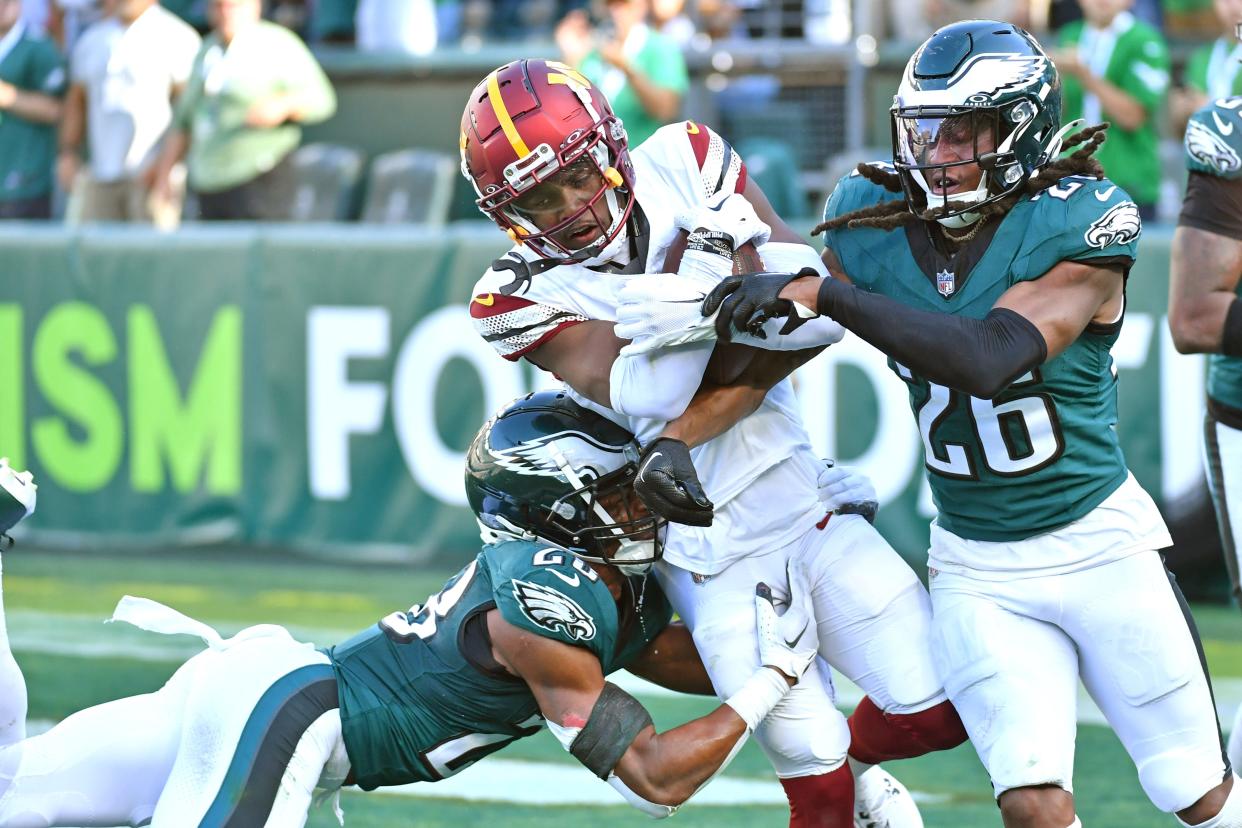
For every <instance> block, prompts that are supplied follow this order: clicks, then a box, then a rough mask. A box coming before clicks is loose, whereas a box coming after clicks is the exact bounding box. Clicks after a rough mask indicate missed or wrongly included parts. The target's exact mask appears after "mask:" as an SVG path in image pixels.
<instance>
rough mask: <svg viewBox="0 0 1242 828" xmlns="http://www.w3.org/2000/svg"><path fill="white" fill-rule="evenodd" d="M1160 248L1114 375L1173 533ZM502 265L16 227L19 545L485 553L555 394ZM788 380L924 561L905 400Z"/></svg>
mask: <svg viewBox="0 0 1242 828" xmlns="http://www.w3.org/2000/svg"><path fill="white" fill-rule="evenodd" d="M1168 242H1169V239H1168V235H1167V232H1165V233H1162V232H1160V231H1154V232H1148V233H1147V234H1146V235H1145V237H1144V239H1143V244H1142V246H1141V250H1142V254H1141V256H1140V262H1139V265H1138V266H1137V267H1136V268H1135V270H1134V272H1133V274H1132V275H1131V278H1130V283H1129V310H1128V312H1127V320H1126V325H1125V327H1124V331H1123V335H1122V337H1121V339H1120V341H1119V342H1118V344H1117V347H1116V349H1115V350H1114V359H1115V363H1116V368H1117V370H1118V373H1119V375H1120V377H1121V418H1120V419H1121V425H1120V430H1121V437H1122V442H1123V444H1124V446H1125V450H1126V454H1127V456H1128V458H1129V461H1130V465H1131V468H1132V469H1133V470H1134V472H1135V474H1136V475H1137V476H1138V477H1139V479H1140V480H1141V481H1142V482H1143V484H1144V485H1146V486H1147V487H1148V488H1149V490H1150V491H1152V492H1153V494H1155V495H1156V496H1157V497H1158V498H1160V499H1161V503H1162V505H1163V506H1164V507H1165V509H1166V512H1168V513H1173V514H1171V516H1174V517H1176V514H1175V513H1176V511H1177V509H1178V508H1179V503H1181V502H1183V501H1184V500H1185V499H1186V498H1187V497H1188V496H1189V495H1191V494H1193V493H1194V492H1195V491H1196V490H1197V489H1198V488H1199V487H1201V486H1202V482H1201V472H1200V471H1199V459H1198V442H1197V441H1198V433H1199V429H1198V427H1197V422H1198V419H1199V416H1200V409H1201V406H1202V388H1203V379H1202V377H1203V364H1202V360H1201V359H1198V358H1191V357H1183V356H1180V355H1178V354H1176V353H1175V352H1174V350H1173V347H1172V344H1171V342H1170V340H1169V337H1168V334H1167V329H1166V325H1165V320H1164V309H1165V304H1166V291H1167V269H1168ZM504 247H505V240H504V238H503V237H502V236H501V235H500V234H499V233H496V232H495V230H494V229H493V228H491V227H490V226H488V225H484V226H480V225H479V224H478V223H464V224H462V225H460V226H454V227H451V228H449V229H447V230H440V231H423V230H407V229H402V230H392V229H388V228H385V229H366V228H360V227H357V226H354V227H340V226H330V227H329V226H289V227H275V228H272V227H268V228H258V227H251V226H242V227H203V228H199V227H190V228H186V229H185V230H183V231H182V232H180V233H177V234H175V235H171V236H163V235H159V234H155V233H152V232H148V231H145V230H141V229H132V228H103V229H90V230H83V231H78V232H74V231H67V230H63V229H60V228H42V227H39V228H33V229H32V227H30V226H20V225H19V226H11V227H3V228H0V454H4V455H7V456H8V457H9V458H10V459H11V460H12V462H13V464H14V465H15V466H16V467H18V468H30V469H32V470H33V471H34V473H35V477H36V480H37V481H38V483H39V486H40V488H39V509H38V515H37V516H36V518H35V519H34V520H32V521H30V522H29V529H28V530H27V531H28V532H29V536H30V537H31V538H32V539H33V540H35V541H37V542H40V543H46V544H51V545H73V546H88V545H89V546H110V547H117V546H133V545H142V546H148V547H149V546H174V545H196V544H215V543H228V542H239V543H249V544H258V545H279V546H291V547H294V548H299V549H304V550H308V551H327V552H329V553H331V554H334V555H357V556H360V557H361V556H376V555H383V556H393V555H396V556H404V557H407V558H413V559H425V558H427V557H430V556H433V555H451V556H465V555H467V554H469V552H470V550H471V549H473V548H474V547H476V546H477V539H478V535H477V531H476V529H475V525H474V522H473V519H472V517H471V515H470V514H469V512H468V511H467V510H466V509H465V508H464V503H465V497H464V493H463V489H462V483H461V468H462V457H463V451H464V449H465V447H466V445H467V444H468V442H469V440H470V438H471V437H472V436H473V435H474V433H475V431H476V430H477V428H478V427H479V425H480V424H481V423H482V422H483V420H484V419H485V416H486V415H487V413H489V412H491V411H493V410H494V409H496V408H498V407H499V406H501V405H503V404H504V403H505V402H507V401H508V400H510V399H512V398H513V397H515V396H518V395H519V394H521V393H524V392H525V391H527V390H530V389H531V388H534V387H539V386H542V385H546V384H548V383H549V381H550V378H549V377H547V375H543V374H540V373H539V372H537V371H534V370H533V369H531V368H530V367H529V366H527V365H525V364H518V365H515V364H512V363H509V362H506V361H504V360H502V359H501V358H500V357H499V356H497V355H496V354H495V353H494V352H493V351H492V350H491V348H490V346H488V345H487V344H485V343H484V342H483V341H482V340H481V339H480V338H479V337H478V336H477V335H476V334H475V333H474V331H473V330H472V328H471V325H470V321H469V318H468V313H467V302H468V299H469V296H470V289H471V286H472V285H473V283H474V281H475V279H476V278H477V277H478V276H479V275H480V274H481V273H482V271H483V269H484V268H485V267H486V266H487V265H488V263H489V262H490V261H491V260H492V259H493V258H494V257H495V256H497V255H498V254H500V253H501V252H503V250H504ZM796 381H797V382H798V385H799V396H800V398H801V400H802V404H803V407H804V410H805V413H806V421H807V424H808V429H809V431H810V432H811V434H812V439H813V441H814V442H815V444H816V446H817V448H819V449H820V450H821V451H822V452H823V453H824V454H825V455H826V456H835V457H837V458H838V459H839V461H841V462H845V463H851V464H855V465H861V466H862V467H864V469H865V470H866V471H867V472H868V473H870V474H871V476H872V478H873V479H874V481H875V483H876V487H877V489H878V490H879V493H880V496H881V500H882V502H883V504H884V507H883V509H882V510H881V513H880V522H879V525H880V527H881V529H882V530H883V531H884V532H885V534H886V535H887V536H888V538H889V539H890V541H892V542H893V544H894V545H895V546H897V548H898V549H899V550H901V552H902V553H903V554H904V555H906V556H907V557H908V558H910V559H912V560H919V559H921V557H922V554H923V551H924V549H925V544H926V538H927V522H928V519H929V518H930V516H931V515H932V507H931V501H930V496H929V494H928V492H927V487H926V483H925V481H924V474H923V463H922V451H923V447H922V439H921V437H920V436H919V433H918V431H917V429H916V428H915V427H914V424H913V422H912V418H911V417H910V415H909V412H908V410H907V404H906V391H905V385H904V384H903V383H902V382H900V381H899V380H898V379H897V378H896V377H895V376H894V375H892V374H891V373H890V372H889V371H888V369H887V368H886V367H885V364H884V361H883V359H882V358H881V357H880V356H879V355H878V354H877V353H875V352H874V351H872V350H871V349H870V348H868V347H867V346H865V345H864V344H862V343H861V342H859V341H857V340H853V341H851V340H850V339H847V340H846V341H845V342H843V343H841V344H839V345H836V346H834V347H832V348H830V349H828V351H827V352H826V353H825V354H824V355H823V356H821V357H820V358H818V359H817V360H816V361H814V362H812V363H810V364H809V365H808V366H806V367H804V368H803V369H802V370H801V371H800V372H799V374H798V376H797V378H796ZM1101 427H1104V426H1103V425H1102V426H1101Z"/></svg>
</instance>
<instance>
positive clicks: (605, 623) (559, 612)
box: [485, 541, 617, 649]
mask: <svg viewBox="0 0 1242 828" xmlns="http://www.w3.org/2000/svg"><path fill="white" fill-rule="evenodd" d="M485 553H488V557H489V560H490V562H491V568H492V571H493V580H492V594H493V598H494V600H495V602H496V608H497V609H498V610H500V614H501V616H502V617H503V618H504V619H505V620H506V621H508V622H509V623H510V624H512V625H514V626H515V627H520V628H521V629H524V630H529V631H530V632H533V633H536V634H538V635H541V636H544V637H545V638H553V639H556V640H558V641H563V642H565V643H567V644H579V645H584V646H588V647H590V648H592V649H594V648H595V647H596V646H601V645H602V646H607V647H610V646H611V644H612V637H613V636H612V633H613V628H614V627H615V626H616V614H617V611H616V607H615V605H614V603H613V600H612V595H611V593H609V592H608V588H607V587H605V586H604V585H603V583H602V582H601V581H600V580H599V576H598V575H597V574H596V573H595V572H594V571H593V570H591V569H590V567H588V566H586V565H583V564H580V563H577V559H576V558H574V556H573V555H571V554H570V553H568V552H565V551H562V550H559V549H552V548H548V547H546V546H543V545H541V544H536V543H529V542H526V541H517V542H510V543H504V544H499V545H497V546H494V547H488V549H487V550H485Z"/></svg>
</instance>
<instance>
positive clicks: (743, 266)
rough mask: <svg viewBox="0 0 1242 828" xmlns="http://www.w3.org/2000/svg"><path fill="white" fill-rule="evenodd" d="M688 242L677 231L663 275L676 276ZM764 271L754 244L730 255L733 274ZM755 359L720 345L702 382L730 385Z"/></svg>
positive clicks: (739, 348) (741, 348)
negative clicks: (673, 274) (670, 274)
mask: <svg viewBox="0 0 1242 828" xmlns="http://www.w3.org/2000/svg"><path fill="white" fill-rule="evenodd" d="M689 238H690V233H689V231H687V230H679V231H677V237H676V238H674V239H673V243H672V244H670V245H669V248H668V253H667V254H665V256H664V272H665V273H676V272H677V268H678V267H679V266H680V265H681V257H682V255H684V254H685V252H686V242H687V241H688V240H689ZM760 270H763V259H761V258H760V257H759V251H758V250H757V249H756V248H755V245H754V243H752V242H746V243H745V244H743V245H741V246H740V247H738V249H737V250H735V251H733V272H734V273H756V272H758V271H760ZM754 356H755V349H754V348H751V347H750V346H748V345H737V344H735V343H732V342H719V343H717V344H716V350H715V351H713V352H712V358H711V360H710V361H709V362H708V363H707V368H706V369H705V370H704V371H703V378H704V379H706V380H707V381H708V382H712V383H715V384H716V385H730V384H732V383H734V382H736V381H737V378H738V377H740V376H741V375H742V372H743V371H745V370H746V367H747V366H748V365H750V362H751V360H752V359H754Z"/></svg>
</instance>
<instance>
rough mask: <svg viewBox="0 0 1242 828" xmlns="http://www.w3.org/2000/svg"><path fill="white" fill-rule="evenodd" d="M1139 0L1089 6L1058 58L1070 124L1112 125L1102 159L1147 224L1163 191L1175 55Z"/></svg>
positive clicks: (1088, 0) (1087, 1) (1065, 33)
mask: <svg viewBox="0 0 1242 828" xmlns="http://www.w3.org/2000/svg"><path fill="white" fill-rule="evenodd" d="M1132 4H1133V0H1081V5H1082V11H1083V20H1080V21H1076V22H1074V23H1070V24H1068V25H1066V26H1065V28H1064V29H1062V30H1061V37H1060V46H1061V48H1060V49H1059V50H1057V51H1056V52H1054V54H1053V59H1054V60H1055V62H1056V65H1057V69H1059V70H1060V72H1061V77H1062V79H1063V83H1064V89H1063V92H1062V101H1063V107H1064V112H1065V120H1066V121H1069V120H1071V119H1074V118H1083V119H1084V120H1086V122H1087V123H1088V124H1094V123H1099V122H1100V121H1105V120H1106V121H1109V122H1111V123H1112V125H1113V126H1112V129H1110V130H1109V131H1108V140H1107V141H1106V142H1105V143H1104V146H1103V147H1101V148H1100V150H1099V152H1097V153H1096V157H1097V158H1099V159H1100V163H1101V164H1102V165H1103V166H1104V172H1105V173H1106V174H1107V175H1108V177H1109V178H1111V179H1112V180H1113V181H1114V182H1116V183H1117V184H1118V185H1119V186H1120V187H1121V188H1122V189H1124V190H1125V191H1126V192H1128V193H1129V194H1130V197H1131V198H1133V199H1134V202H1135V203H1136V204H1137V205H1138V207H1139V214H1140V215H1141V216H1142V217H1143V219H1144V220H1151V219H1154V218H1155V215H1156V199H1157V197H1158V196H1159V193H1160V154H1159V136H1158V135H1157V132H1156V122H1157V116H1158V114H1159V112H1160V109H1161V107H1162V105H1163V104H1164V97H1165V94H1166V93H1167V92H1168V88H1169V50H1168V47H1167V46H1166V45H1165V42H1164V38H1163V37H1161V35H1160V32H1158V31H1157V30H1156V29H1154V28H1152V27H1151V26H1149V25H1147V24H1146V23H1143V22H1141V21H1139V20H1137V19H1135V17H1134V15H1133V14H1131V13H1130V11H1129V8H1130V6H1131V5H1132Z"/></svg>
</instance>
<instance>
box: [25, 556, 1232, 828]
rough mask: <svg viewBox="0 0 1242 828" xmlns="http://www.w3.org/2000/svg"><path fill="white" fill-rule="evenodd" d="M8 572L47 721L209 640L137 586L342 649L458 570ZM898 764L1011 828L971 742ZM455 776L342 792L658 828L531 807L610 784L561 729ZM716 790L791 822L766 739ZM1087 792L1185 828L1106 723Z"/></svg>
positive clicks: (602, 810)
mask: <svg viewBox="0 0 1242 828" xmlns="http://www.w3.org/2000/svg"><path fill="white" fill-rule="evenodd" d="M3 566H4V603H5V609H6V613H7V617H8V622H9V631H10V635H11V637H12V641H13V647H14V650H15V652H16V655H17V658H18V661H19V663H20V664H21V666H22V668H23V670H24V672H25V674H26V677H27V683H28V686H29V696H30V718H31V719H32V720H33V721H36V722H39V721H41V722H50V721H56V720H58V719H60V718H63V717H65V716H66V715H68V714H69V713H71V712H72V711H74V710H77V709H80V708H82V707H85V706H87V705H90V704H94V703H97V702H100V701H105V700H108V699H112V698H117V697H119V696H122V695H128V694H133V693H141V692H147V691H149V690H153V689H155V688H157V687H159V686H160V684H161V683H162V682H163V681H164V680H165V679H166V678H167V677H168V676H169V675H170V674H171V673H172V671H173V670H174V669H175V668H176V666H177V665H178V664H179V663H180V660H181V659H182V658H184V657H185V656H187V655H189V654H191V653H193V652H194V651H195V650H196V647H197V645H196V642H195V640H193V639H190V638H188V637H185V636H178V637H165V636H158V635H154V634H151V633H144V632H141V631H138V630H134V629H132V628H129V627H127V626H126V625H120V624H117V625H104V624H103V623H101V622H102V621H103V620H104V619H105V618H107V617H108V616H109V615H110V613H111V611H112V608H113V607H114V606H115V604H116V601H117V599H119V598H120V597H121V596H122V595H125V594H131V595H141V596H144V597H148V598H152V599H155V600H158V601H162V602H164V603H167V604H169V605H170V606H173V607H175V608H176V609H178V610H180V611H182V612H184V613H186V614H187V615H190V616H192V617H194V618H198V619H200V620H203V621H207V622H209V623H211V624H213V625H214V626H216V627H217V628H218V629H220V630H221V632H224V633H226V634H228V633H231V632H234V631H236V630H237V629H240V628H241V627H244V626H247V625H249V624H253V623H259V622H278V623H282V624H285V625H286V626H288V627H289V628H290V629H291V630H292V631H293V632H294V633H295V635H298V636H299V637H301V638H303V639H304V640H311V641H314V642H316V643H317V644H329V643H333V642H335V641H336V640H338V639H339V638H343V637H344V636H346V635H349V634H351V633H352V632H355V631H357V630H358V629H361V628H363V627H365V626H367V625H369V624H371V623H373V622H374V621H375V620H377V619H378V618H380V617H382V616H383V615H386V614H387V613H389V612H392V611H393V610H396V609H404V608H406V607H408V606H409V605H411V604H414V603H419V602H421V601H422V600H423V599H424V598H426V596H427V595H429V594H431V593H433V592H435V591H437V590H438V589H439V587H440V585H441V584H442V583H443V581H444V579H445V578H446V577H447V576H448V575H449V574H450V569H449V568H445V567H440V568H433V569H426V568H421V569H420V568H415V567H397V566H375V565H370V566H349V567H344V566H339V565H335V564H332V563H328V562H323V561H315V560H307V559H305V558H298V557H292V556H288V555H285V554H282V553H279V552H273V551H268V550H208V551H197V552H194V553H185V552H178V553H162V554H107V555H104V554H89V553H72V554H69V553H63V552H56V553H54V552H47V551H42V550H35V549H30V548H28V547H23V546H19V547H18V548H16V549H14V550H13V551H11V552H9V553H7V554H6V555H5V557H4V561H3ZM1195 615H1196V619H1197V621H1198V623H1199V625H1200V629H1201V632H1202V635H1203V638H1204V646H1205V650H1206V652H1207V655H1208V659H1209V663H1210V665H1211V668H1212V672H1213V677H1214V678H1217V679H1223V681H1222V682H1220V684H1221V685H1222V687H1223V686H1226V685H1228V686H1229V687H1230V688H1232V689H1231V690H1230V692H1236V688H1237V687H1238V686H1239V681H1238V680H1239V679H1242V613H1238V612H1237V611H1236V610H1235V609H1232V608H1228V607H1224V606H1206V605H1203V606H1196V607H1195ZM644 702H645V703H646V704H647V705H648V707H649V708H650V709H651V711H652V713H653V715H654V717H655V720H656V725H657V727H658V728H660V729H665V728H668V727H671V726H673V725H676V724H677V723H679V722H681V721H684V720H686V719H688V718H692V717H694V716H697V715H701V713H703V712H705V711H707V710H709V709H711V707H713V706H714V702H712V701H711V700H707V699H696V698H691V697H669V696H664V695H660V696H650V697H645V698H644ZM1224 724H1226V725H1227V724H1228V722H1224ZM496 760H504V761H503V762H497V761H496ZM489 763H493V765H492V768H493V769H492V770H491V771H489ZM514 770H517V771H522V772H524V773H525V774H526V775H525V776H521V777H519V778H520V779H524V780H526V781H524V782H520V783H519V782H515V781H514V778H513V777H512V776H511V772H512V771H514ZM890 770H892V771H893V772H894V773H895V774H896V775H897V776H898V777H899V778H901V779H902V781H904V782H905V783H906V785H907V786H908V787H909V788H911V789H912V790H914V791H917V792H918V793H919V795H920V796H922V797H923V804H922V811H923V815H924V819H925V821H926V823H927V825H928V827H929V828H975V827H976V826H996V825H999V824H1000V820H999V816H998V812H997V810H996V806H995V805H994V804H993V802H992V798H991V795H990V790H989V786H988V783H987V778H986V775H985V774H984V772H983V769H982V768H981V766H980V765H979V762H978V760H977V758H976V757H975V754H974V752H973V750H972V749H971V748H970V746H969V745H964V746H962V747H960V748H958V749H956V750H953V751H950V752H947V753H941V754H936V755H934V756H932V757H924V758H921V759H914V760H908V761H904V762H896V763H893V764H892V765H891V766H890ZM530 774H534V778H535V780H539V779H540V778H541V776H546V777H547V779H548V781H547V784H546V785H541V784H539V783H538V782H537V781H536V782H534V783H532V782H531V781H530V778H531V777H530ZM562 776H567V777H568V780H569V781H568V784H565V783H563V782H561V781H560V780H561V777H562ZM454 783H456V787H455V788H454V789H453V791H452V796H453V798H443V797H435V798H429V797H428V796H427V795H426V794H427V793H430V791H428V790H427V789H429V788H432V787H435V786H427V785H423V786H411V788H412V789H411V790H409V791H401V792H397V793H385V792H382V791H377V792H374V793H369V794H363V793H361V792H358V791H356V790H355V791H346V792H345V793H344V795H343V796H342V799H341V804H342V807H343V808H344V810H345V813H346V825H348V826H349V828H371V827H372V826H376V827H378V826H420V828H433V827H434V828H439V827H441V826H443V828H470V826H496V825H504V826H506V828H519V827H520V826H531V827H532V828H534V826H538V827H539V828H546V826H550V825H554V826H585V825H590V826H592V828H613V826H621V825H643V824H648V823H649V820H648V819H647V818H646V817H644V816H642V815H641V814H639V813H637V812H636V811H633V810H632V809H630V808H628V807H626V806H624V805H620V804H618V805H596V804H570V805H563V804H560V805H558V804H540V803H539V802H538V801H535V802H531V801H530V800H531V799H534V800H540V799H541V798H543V796H544V794H546V795H547V799H548V800H549V802H551V800H553V799H554V794H564V793H565V791H566V790H568V791H569V792H571V793H572V792H574V791H576V790H578V789H579V786H581V790H583V791H586V790H588V789H591V788H593V787H598V786H600V785H601V783H599V782H598V781H596V780H593V779H592V778H591V776H590V775H589V773H588V772H587V771H586V770H585V769H582V768H581V767H580V766H578V765H577V763H575V762H574V761H573V759H571V758H570V757H569V756H568V755H567V754H566V753H565V752H564V751H563V750H561V748H560V747H559V745H557V744H556V743H555V741H554V740H553V739H552V738H551V737H550V736H549V735H548V734H547V733H546V732H544V733H541V734H539V735H537V736H535V737H532V738H530V739H526V740H524V741H522V742H518V743H516V744H514V745H512V746H510V747H509V748H506V749H505V750H504V751H503V752H502V753H500V754H498V755H497V756H496V757H492V758H490V759H487V760H484V761H483V762H481V763H479V764H478V765H476V766H474V767H473V768H470V769H468V770H467V771H466V772H465V773H464V774H463V775H462V776H460V777H457V778H455V780H450V782H449V783H444V784H445V785H450V784H454ZM717 788H719V791H720V793H721V797H720V798H722V799H723V798H724V797H725V795H733V794H736V800H740V803H742V804H719V805H715V804H702V803H697V802H692V803H690V804H689V805H688V806H687V807H686V808H685V809H684V810H683V811H682V812H681V813H680V814H678V815H677V816H676V818H675V822H674V824H675V825H680V826H682V827H683V828H688V827H689V826H713V828H715V826H739V828H740V826H781V825H784V824H785V819H786V816H785V815H786V813H787V811H786V808H785V806H784V805H783V804H780V801H779V795H780V789H779V787H777V786H776V784H775V782H773V781H772V776H771V771H770V770H769V768H768V766H767V762H766V760H765V759H764V757H763V755H762V754H761V752H760V751H759V750H758V748H757V747H756V746H755V745H754V744H753V743H752V744H748V745H747V746H746V748H745V749H744V750H743V752H742V753H741V754H740V755H739V756H738V757H737V759H736V760H735V761H734V763H733V764H732V765H731V766H730V767H729V769H728V770H727V772H726V774H725V776H724V777H722V779H720V780H717V782H715V783H713V786H712V787H711V788H709V790H711V791H713V792H715V790H716V789H717ZM1076 788H1077V796H1078V802H1079V813H1080V815H1081V817H1082V820H1083V823H1084V824H1085V825H1087V826H1090V828H1146V826H1152V827H1153V828H1155V827H1156V826H1165V825H1169V824H1173V823H1172V820H1171V819H1170V818H1169V817H1166V816H1164V815H1162V814H1160V813H1159V812H1157V811H1156V810H1155V809H1154V808H1153V807H1152V806H1151V805H1150V804H1148V802H1147V800H1146V798H1145V797H1144V796H1143V793H1142V791H1141V789H1140V788H1139V785H1138V781H1137V778H1136V775H1135V772H1134V769H1133V766H1132V765H1131V764H1130V762H1129V759H1128V758H1127V756H1126V755H1125V753H1124V751H1123V750H1122V749H1121V746H1120V745H1119V744H1118V742H1117V740H1116V738H1115V737H1114V736H1113V735H1112V733H1111V732H1110V731H1109V730H1107V729H1106V728H1104V727H1100V726H1096V725H1090V724H1083V725H1080V728H1079V739H1078V749H1077V765H1076ZM756 792H758V794H757V795H756ZM610 793H611V792H609V791H607V790H605V791H604V793H603V795H601V796H600V797H599V799H598V801H600V802H612V801H616V802H619V801H620V800H619V798H615V799H609V798H608V794H610ZM586 799H588V800H590V799H591V796H589V795H588V796H586ZM745 803H749V804H745ZM335 824H336V821H335V819H334V817H333V816H332V814H331V811H330V809H329V808H327V807H321V808H319V809H317V810H316V811H315V812H313V813H312V816H311V818H310V821H309V823H308V825H310V826H315V828H328V826H332V825H335Z"/></svg>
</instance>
